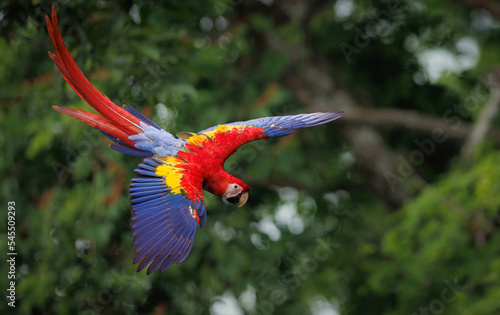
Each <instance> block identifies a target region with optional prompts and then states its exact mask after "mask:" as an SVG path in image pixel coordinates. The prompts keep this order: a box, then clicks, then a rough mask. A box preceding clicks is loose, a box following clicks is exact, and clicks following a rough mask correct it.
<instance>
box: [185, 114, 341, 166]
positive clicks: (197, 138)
mask: <svg viewBox="0 0 500 315" xmlns="http://www.w3.org/2000/svg"><path fill="white" fill-rule="evenodd" d="M342 114H343V112H338V113H312V114H300V115H289V116H274V117H264V118H258V119H252V120H248V121H238V122H233V123H229V124H225V125H218V126H214V127H211V128H208V129H205V130H203V131H200V132H198V133H197V134H190V133H180V134H178V135H177V136H179V137H181V138H183V139H185V140H186V141H187V142H188V143H189V144H191V145H194V146H206V145H207V144H209V143H210V144H212V146H213V144H214V143H215V144H216V145H217V147H220V144H223V145H224V146H223V148H217V149H216V150H217V151H218V152H217V153H218V154H219V157H220V158H222V159H224V160H225V159H226V158H227V157H228V156H229V155H231V154H232V153H234V151H236V149H238V148H239V147H240V146H242V145H243V144H245V143H247V142H250V141H254V140H258V139H264V138H275V137H282V136H286V135H289V134H291V133H293V132H294V131H295V130H297V129H301V128H307V127H313V126H317V125H321V124H325V123H327V122H330V121H332V120H335V119H337V118H339V117H340V116H342ZM189 144H188V146H189ZM213 147H214V148H215V147H216V146H213Z"/></svg>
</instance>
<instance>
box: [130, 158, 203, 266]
mask: <svg viewBox="0 0 500 315" xmlns="http://www.w3.org/2000/svg"><path fill="white" fill-rule="evenodd" d="M184 163H185V162H184V161H183V160H182V159H180V158H177V157H171V156H160V157H151V158H145V159H144V160H143V162H142V163H141V164H139V166H138V168H137V169H136V170H135V171H136V172H137V173H138V176H137V177H135V178H133V179H132V183H131V185H130V201H131V207H132V219H131V221H132V224H131V226H132V233H131V235H132V236H133V244H134V245H135V254H136V256H135V258H134V262H133V263H134V264H135V263H138V262H140V263H139V266H138V267H137V272H139V271H141V270H142V269H144V268H145V267H146V266H148V265H149V267H148V270H147V274H150V273H152V272H153V271H154V270H156V269H159V271H160V272H163V271H165V270H166V269H167V268H168V267H170V266H171V265H172V264H173V263H174V264H178V263H180V262H182V261H183V260H184V259H185V258H186V257H187V255H188V254H189V252H190V251H191V248H192V247H193V242H194V235H195V233H196V229H197V227H198V225H199V226H200V227H203V225H204V224H205V221H206V209H205V205H204V203H203V192H202V188H201V186H202V179H201V178H198V177H196V176H194V175H193V174H192V172H187V171H186V169H184V166H185V164H184ZM187 167H189V166H187ZM187 173H189V174H187Z"/></svg>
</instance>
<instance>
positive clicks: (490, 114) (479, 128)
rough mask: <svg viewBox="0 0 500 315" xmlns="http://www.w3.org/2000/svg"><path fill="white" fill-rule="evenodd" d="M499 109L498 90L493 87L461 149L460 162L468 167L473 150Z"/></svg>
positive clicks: (499, 90) (499, 98)
mask: <svg viewBox="0 0 500 315" xmlns="http://www.w3.org/2000/svg"><path fill="white" fill-rule="evenodd" d="M499 107H500V88H499V87H494V88H492V89H491V94H490V98H489V99H488V102H487V103H486V105H485V106H484V108H483V110H482V111H481V114H480V115H479V118H478V120H477V123H476V125H475V126H474V129H473V130H472V132H471V133H470V135H469V136H468V137H467V140H466V141H465V143H464V145H463V147H462V161H463V162H464V163H465V164H466V165H469V164H470V163H471V161H472V155H473V153H474V150H475V148H476V147H477V146H478V145H479V143H481V141H482V140H483V139H484V137H485V136H486V133H487V132H488V129H490V126H491V122H492V120H493V118H494V117H495V116H496V115H497V113H498V110H499Z"/></svg>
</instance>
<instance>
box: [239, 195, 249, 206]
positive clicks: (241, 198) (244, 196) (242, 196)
mask: <svg viewBox="0 0 500 315" xmlns="http://www.w3.org/2000/svg"><path fill="white" fill-rule="evenodd" d="M247 200H248V191H245V192H244V193H242V194H241V197H240V200H239V201H238V208H239V207H242V206H243V205H244V204H245V203H247Z"/></svg>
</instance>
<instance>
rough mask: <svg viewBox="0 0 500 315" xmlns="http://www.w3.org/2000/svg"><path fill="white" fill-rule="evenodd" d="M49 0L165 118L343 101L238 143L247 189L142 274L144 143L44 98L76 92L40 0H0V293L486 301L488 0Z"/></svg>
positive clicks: (131, 304)
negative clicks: (309, 120) (133, 144)
mask: <svg viewBox="0 0 500 315" xmlns="http://www.w3.org/2000/svg"><path fill="white" fill-rule="evenodd" d="M54 3H55V5H56V8H57V12H58V17H59V25H60V27H61V32H62V35H63V38H64V39H65V42H66V45H67V46H68V47H69V50H70V52H71V53H72V55H73V56H74V58H75V60H76V61H77V63H78V64H79V66H80V67H81V68H82V70H83V72H84V73H85V74H86V75H87V76H88V77H89V79H90V80H91V81H92V82H93V83H94V84H95V85H96V86H97V87H98V88H99V89H100V90H101V91H103V92H104V93H105V94H106V95H108V96H109V97H110V98H111V99H112V100H113V101H114V102H115V103H117V104H124V103H125V104H128V105H131V106H133V107H135V108H136V109H137V110H139V111H141V112H142V113H144V114H145V115H146V116H148V117H150V118H151V119H152V120H153V121H155V122H156V123H158V124H159V125H160V126H161V127H163V128H164V129H166V130H168V131H170V132H171V133H173V134H176V133H177V132H181V131H192V132H195V131H197V130H202V129H204V128H207V127H210V126H213V125H216V124H219V123H226V122H231V121H238V120H247V119H252V118H257V117H262V116H271V115H287V114H296V113H303V112H315V111H344V112H345V114H344V116H343V117H342V118H341V119H339V120H337V121H335V122H333V123H330V124H328V125H325V126H320V127H315V128H310V129H305V130H302V131H300V132H298V133H296V134H294V135H292V136H288V137H284V138H280V139H275V140H269V141H261V142H255V143H251V144H248V145H246V146H245V147H243V148H241V149H240V150H239V151H238V152H237V153H236V154H235V155H234V156H233V157H231V158H230V159H229V160H228V161H227V163H226V168H227V170H228V171H229V172H231V173H232V174H234V175H236V176H238V177H240V178H242V179H243V180H244V181H245V182H246V183H248V184H249V185H250V186H251V188H252V190H251V194H250V200H249V202H248V203H247V204H246V205H245V206H244V207H243V208H239V209H236V208H234V207H231V206H227V205H225V204H224V203H222V202H221V200H220V199H219V198H215V197H213V196H211V195H209V194H207V195H206V196H205V198H206V204H207V208H208V213H209V214H208V220H207V224H206V226H205V227H204V228H203V229H200V230H198V232H197V235H196V242H195V244H194V247H193V250H192V252H191V254H190V255H189V256H188V258H187V259H186V260H185V261H184V262H183V263H182V264H180V265H174V266H172V267H171V268H170V269H169V270H167V271H166V272H164V273H161V274H159V273H157V272H156V273H154V274H152V275H151V276H146V275H145V273H144V272H141V273H139V274H137V273H136V272H135V268H136V267H135V266H133V265H132V264H131V261H132V258H133V251H134V249H133V246H132V239H131V237H130V235H129V234H130V226H129V220H130V210H129V201H128V193H127V189H128V185H129V182H130V180H131V178H132V177H133V176H134V172H133V170H134V168H135V167H136V165H137V164H138V163H139V162H140V158H138V157H133V156H125V155H122V154H120V153H118V152H115V151H113V150H111V149H109V148H108V147H107V145H108V144H109V141H108V140H107V139H105V138H104V137H102V136H101V135H100V133H99V132H97V131H95V130H92V129H91V128H90V127H88V126H87V125H84V124H83V123H81V122H79V121H76V120H74V119H71V118H69V117H66V116H63V115H61V114H59V113H57V112H55V111H54V110H52V109H51V106H52V105H56V104H57V105H62V106H71V107H73V108H82V109H89V107H88V105H86V104H85V103H84V102H83V101H82V100H80V99H79V97H78V96H77V95H76V94H75V93H74V92H73V91H72V90H71V89H70V87H69V86H68V85H67V84H66V83H65V82H64V80H63V79H62V77H61V75H60V74H59V73H58V72H57V70H56V68H55V66H54V64H53V63H52V61H51V60H50V58H49V57H48V55H47V51H48V50H50V51H53V48H52V46H51V43H50V40H49V36H48V35H47V32H46V29H45V21H44V15H45V14H46V13H49V12H50V6H51V5H52V2H48V1H24V2H19V1H0V35H1V38H0V106H1V115H0V126H1V132H0V148H1V151H2V152H1V155H0V174H1V183H0V187H1V189H0V190H1V200H2V209H3V210H2V211H0V218H1V222H2V223H1V225H0V232H1V235H0V236H1V237H0V244H1V248H2V252H4V250H5V249H7V242H9V239H8V237H7V234H6V233H7V202H8V201H15V203H16V239H15V251H16V252H17V257H16V263H17V265H16V276H17V278H16V280H17V287H16V294H17V304H16V308H15V309H12V308H10V307H8V306H7V302H8V301H7V300H5V301H3V300H2V303H0V313H2V314H7V313H13V312H14V311H15V312H17V313H19V314H30V313H32V314H100V313H102V314H208V313H210V314H214V315H218V314H272V313H275V314H315V315H333V314H499V313H500V280H499V278H500V232H499V226H500V212H499V209H500V153H499V151H498V144H499V142H500V120H499V119H498V117H497V112H498V108H499V103H500V92H499V91H500V79H499V76H498V65H499V64H500V23H499V19H500V6H499V4H498V2H497V1H494V0H481V1H480V0H454V1H452V0H442V1H432V0H413V1H404V0H386V1H364V0H330V1H319V0H317V1H306V0H294V1H277V0H274V1H273V0H261V1H250V0H247V1H242V0H212V1H195V0H182V1H162V2H157V1H151V0H136V1H132V0H131V1H106V0H98V1H80V0H76V1H55V2H54ZM6 259H7V255H5V254H2V257H1V261H2V262H1V263H0V284H2V292H4V294H7V293H6V292H7V291H6V289H7V287H8V285H7V273H8V268H9V266H8V264H7V263H6Z"/></svg>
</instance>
